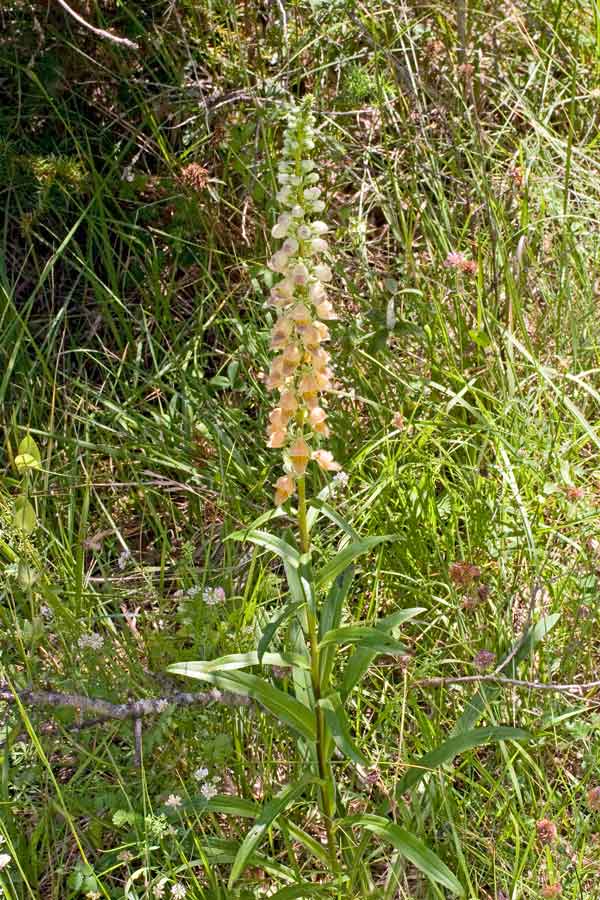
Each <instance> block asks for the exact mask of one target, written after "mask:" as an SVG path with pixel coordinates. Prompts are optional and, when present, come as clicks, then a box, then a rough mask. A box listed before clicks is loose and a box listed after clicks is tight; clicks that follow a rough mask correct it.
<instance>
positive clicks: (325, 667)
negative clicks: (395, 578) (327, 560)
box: [319, 566, 354, 693]
mask: <svg viewBox="0 0 600 900" xmlns="http://www.w3.org/2000/svg"><path fill="white" fill-rule="evenodd" d="M353 577H354V569H353V567H352V566H349V568H347V569H346V570H345V572H342V574H341V575H338V576H337V578H336V579H335V581H334V582H333V584H332V585H331V588H330V590H329V593H328V595H327V598H326V600H325V602H324V603H323V607H322V609H321V615H320V617H319V619H320V621H319V637H323V636H324V635H325V634H326V633H327V632H328V631H331V630H332V629H334V628H338V627H339V624H340V621H341V618H342V610H343V608H344V601H345V599H346V595H347V593H348V590H349V588H350V585H351V583H352V579H353ZM335 655H336V654H335V645H334V644H331V645H330V646H328V647H323V649H322V652H321V661H320V665H321V690H322V692H323V693H325V692H326V691H327V690H328V687H329V682H330V679H331V673H332V671H333V666H334V663H335Z"/></svg>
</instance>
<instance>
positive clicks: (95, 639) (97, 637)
mask: <svg viewBox="0 0 600 900" xmlns="http://www.w3.org/2000/svg"><path fill="white" fill-rule="evenodd" d="M103 644H104V638H103V637H102V635H101V634H96V632H95V631H92V632H90V634H82V635H81V637H80V638H79V640H78V641H77V646H78V647H79V649H80V650H85V649H86V647H89V648H90V649H91V650H100V649H101V648H102V646H103Z"/></svg>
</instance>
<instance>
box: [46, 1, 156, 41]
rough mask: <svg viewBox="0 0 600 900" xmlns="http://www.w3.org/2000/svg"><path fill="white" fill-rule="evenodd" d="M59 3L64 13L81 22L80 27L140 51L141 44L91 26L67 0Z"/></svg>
mask: <svg viewBox="0 0 600 900" xmlns="http://www.w3.org/2000/svg"><path fill="white" fill-rule="evenodd" d="M57 2H58V3H60V5H61V6H62V8H63V9H64V11H65V12H66V13H68V14H69V15H70V16H72V17H73V18H74V19H75V21H76V22H79V24H80V25H83V27H84V28H87V29H88V30H89V31H92V32H93V33H94V34H97V35H98V37H101V38H104V39H105V40H107V41H112V42H113V44H122V45H123V46H124V47H129V48H130V49H131V50H139V49H140V48H139V44H136V43H135V41H130V40H129V38H124V37H119V36H118V35H117V34H113V33H112V32H110V31H105V30H104V28H96V26H95V25H91V24H90V22H88V21H86V19H84V18H83V16H80V15H79V13H78V12H75V10H74V9H71V7H70V6H69V5H68V4H67V3H65V0H57Z"/></svg>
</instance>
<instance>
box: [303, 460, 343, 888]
mask: <svg viewBox="0 0 600 900" xmlns="http://www.w3.org/2000/svg"><path fill="white" fill-rule="evenodd" d="M306 509H307V507H306V482H305V478H304V476H301V477H300V478H299V479H298V529H299V532H300V549H301V551H302V553H309V552H310V535H309V533H308V522H307V517H306ZM306 619H307V625H308V635H307V637H308V643H309V646H310V674H311V682H312V689H313V695H314V702H315V720H316V746H317V765H318V769H319V778H320V779H321V781H322V782H323V784H322V786H321V789H320V801H321V802H320V807H321V814H322V816H323V821H324V824H325V831H326V833H327V848H328V851H329V858H330V860H331V866H332V870H333V872H334V873H336V874H339V871H340V867H339V860H338V854H337V842H336V839H335V830H334V827H333V818H334V815H335V800H334V798H333V797H332V792H331V791H328V788H327V786H328V785H333V773H332V771H331V765H330V762H329V759H328V758H327V746H326V742H327V731H326V726H325V716H324V714H323V710H322V709H321V707H320V706H319V705H318V704H319V700H320V699H321V654H320V650H319V628H318V622H317V616H316V613H315V607H314V606H313V605H311V604H310V603H309V604H308V606H307V610H306Z"/></svg>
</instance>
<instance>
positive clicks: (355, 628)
mask: <svg viewBox="0 0 600 900" xmlns="http://www.w3.org/2000/svg"><path fill="white" fill-rule="evenodd" d="M329 644H338V645H343V644H356V645H357V646H358V647H364V648H365V649H368V650H371V651H373V652H375V653H387V654H393V655H394V654H395V655H401V654H403V653H406V647H405V646H404V644H401V643H400V641H397V640H396V638H393V637H392V636H391V635H389V634H386V633H385V631H383V630H382V629H380V628H371V626H369V625H345V626H344V627H343V628H333V629H332V630H331V631H328V632H327V634H325V635H324V636H323V639H322V640H321V641H320V642H319V647H327V646H328V645H329Z"/></svg>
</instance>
